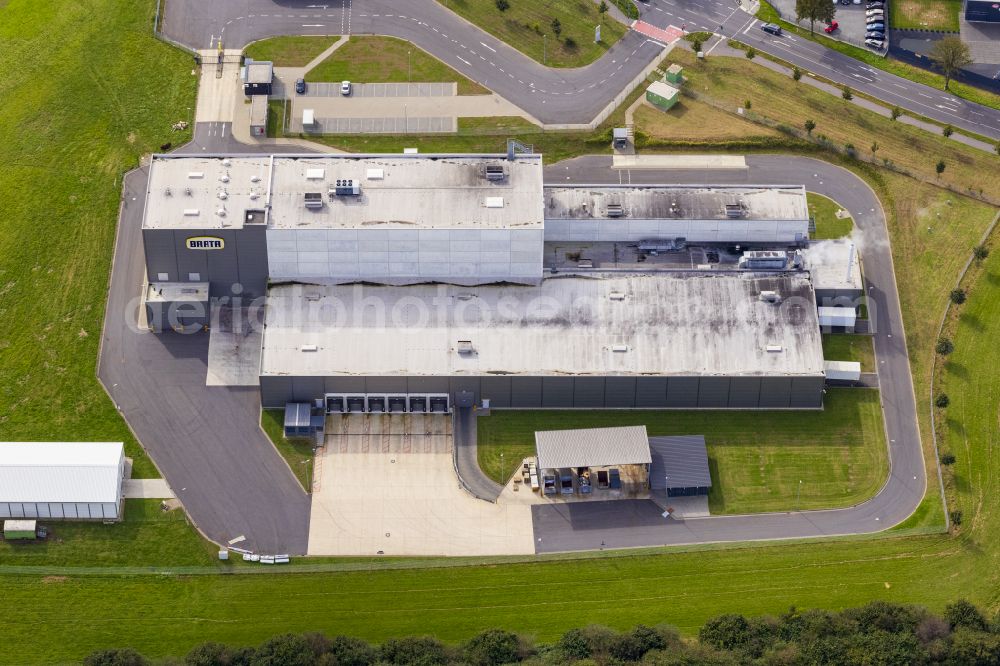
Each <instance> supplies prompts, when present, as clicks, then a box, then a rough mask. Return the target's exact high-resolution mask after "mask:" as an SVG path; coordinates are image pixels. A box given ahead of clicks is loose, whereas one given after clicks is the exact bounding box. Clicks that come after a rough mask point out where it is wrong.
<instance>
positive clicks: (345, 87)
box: [340, 81, 351, 97]
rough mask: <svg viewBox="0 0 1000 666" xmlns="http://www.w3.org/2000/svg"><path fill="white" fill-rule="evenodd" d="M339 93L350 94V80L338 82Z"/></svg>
mask: <svg viewBox="0 0 1000 666" xmlns="http://www.w3.org/2000/svg"><path fill="white" fill-rule="evenodd" d="M340 94H341V95H344V96H345V97H346V96H347V95H350V94H351V82H350V81H341V82H340Z"/></svg>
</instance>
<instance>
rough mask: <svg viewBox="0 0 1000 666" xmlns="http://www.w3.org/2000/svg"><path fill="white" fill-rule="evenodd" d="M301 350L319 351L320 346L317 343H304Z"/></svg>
mask: <svg viewBox="0 0 1000 666" xmlns="http://www.w3.org/2000/svg"><path fill="white" fill-rule="evenodd" d="M299 350H300V351H304V352H314V351H319V347H318V346H316V345H302V346H301V347H300V348H299Z"/></svg>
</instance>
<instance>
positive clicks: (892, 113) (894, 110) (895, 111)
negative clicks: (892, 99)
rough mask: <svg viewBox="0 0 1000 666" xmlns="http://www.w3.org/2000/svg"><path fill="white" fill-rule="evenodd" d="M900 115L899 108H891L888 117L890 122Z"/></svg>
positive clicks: (901, 111)
mask: <svg viewBox="0 0 1000 666" xmlns="http://www.w3.org/2000/svg"><path fill="white" fill-rule="evenodd" d="M901 115H903V110H902V109H901V108H899V107H898V106H894V107H892V111H890V112H889V117H890V118H891V119H892V120H896V119H897V118H899V117H900V116H901Z"/></svg>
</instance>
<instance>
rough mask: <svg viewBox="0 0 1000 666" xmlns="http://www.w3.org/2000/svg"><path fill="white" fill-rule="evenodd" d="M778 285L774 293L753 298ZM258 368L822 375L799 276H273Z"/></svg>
mask: <svg viewBox="0 0 1000 666" xmlns="http://www.w3.org/2000/svg"><path fill="white" fill-rule="evenodd" d="M764 291H772V292H776V293H777V294H778V295H779V296H780V297H781V302H780V303H770V302H765V301H764V300H761V298H760V294H761V292H764ZM262 344H263V354H262V362H261V375H298V376H334V375H341V376H352V375H353V376H384V375H397V376H398V375H402V376H415V375H428V376H442V375H478V376H482V375H527V376H532V375H534V376H541V375H594V376H608V375H679V376H689V375H699V376H712V375H718V376H732V375H747V376H822V374H823V350H822V344H821V340H820V331H819V323H818V319H817V313H816V301H815V295H814V293H813V290H812V286H811V284H810V282H809V280H808V278H807V277H806V276H804V275H802V274H778V275H766V276H763V275H758V274H751V273H735V274H733V273H728V274H724V275H723V274H715V275H713V274H709V273H688V274H662V273H661V274H642V273H634V274H633V273H629V274H594V275H592V276H588V277H580V276H565V277H562V276H561V277H550V278H547V279H545V280H543V281H542V282H541V284H540V285H538V286H517V285H509V284H500V285H486V286H477V287H459V286H452V285H444V284H423V285H411V286H395V287H394V286H371V285H361V284H357V285H345V286H325V287H324V286H309V285H277V286H272V287H271V289H270V291H269V294H268V299H267V307H266V314H265V330H264V335H263V342H262Z"/></svg>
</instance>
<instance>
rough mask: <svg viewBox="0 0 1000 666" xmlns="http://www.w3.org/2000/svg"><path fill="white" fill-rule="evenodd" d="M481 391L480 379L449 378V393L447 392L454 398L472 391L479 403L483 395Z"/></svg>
mask: <svg viewBox="0 0 1000 666" xmlns="http://www.w3.org/2000/svg"><path fill="white" fill-rule="evenodd" d="M479 389H480V386H479V377H449V378H448V391H446V392H447V393H450V394H451V395H452V396H453V397H454V396H457V395H458V394H459V393H461V392H462V391H472V393H473V394H475V400H476V401H477V402H478V401H479V398H480V396H481V395H482V392H481V391H480V390H479Z"/></svg>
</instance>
